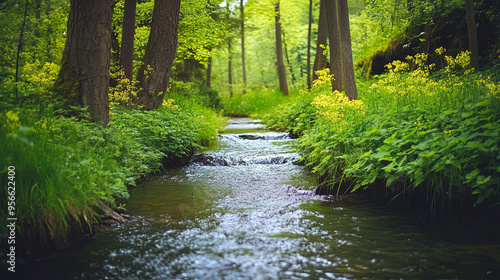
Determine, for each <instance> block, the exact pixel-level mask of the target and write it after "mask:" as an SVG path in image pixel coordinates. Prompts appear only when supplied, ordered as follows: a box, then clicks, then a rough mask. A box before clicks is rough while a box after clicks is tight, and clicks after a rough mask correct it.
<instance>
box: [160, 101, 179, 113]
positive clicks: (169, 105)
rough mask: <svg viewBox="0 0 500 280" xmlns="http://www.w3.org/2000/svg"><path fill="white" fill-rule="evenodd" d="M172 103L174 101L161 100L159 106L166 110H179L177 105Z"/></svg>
mask: <svg viewBox="0 0 500 280" xmlns="http://www.w3.org/2000/svg"><path fill="white" fill-rule="evenodd" d="M174 101H175V100H174V99H168V100H163V103H162V104H161V105H162V106H163V107H165V108H167V109H171V110H177V109H179V105H174Z"/></svg>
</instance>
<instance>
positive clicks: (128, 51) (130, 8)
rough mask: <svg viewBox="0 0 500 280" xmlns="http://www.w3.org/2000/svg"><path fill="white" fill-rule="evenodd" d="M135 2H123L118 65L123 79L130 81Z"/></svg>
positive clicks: (131, 75)
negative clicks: (123, 75)
mask: <svg viewBox="0 0 500 280" xmlns="http://www.w3.org/2000/svg"><path fill="white" fill-rule="evenodd" d="M136 6H137V5H136V0H125V7H124V11H123V29H122V47H121V51H120V65H121V66H122V67H123V72H124V73H125V77H126V78H127V79H129V80H130V81H132V78H133V62H134V35H135V10H136Z"/></svg>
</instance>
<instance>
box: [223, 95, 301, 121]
mask: <svg viewBox="0 0 500 280" xmlns="http://www.w3.org/2000/svg"><path fill="white" fill-rule="evenodd" d="M295 94H296V93H295ZM295 94H294V93H292V95H295ZM289 101H290V98H289V97H288V96H285V95H283V94H282V93H281V92H280V91H278V90H256V91H251V92H247V93H246V94H237V95H234V96H233V97H229V96H222V102H221V104H222V108H223V112H224V114H225V115H229V116H250V117H258V118H261V117H263V116H264V115H266V114H267V113H269V112H271V111H273V110H274V108H276V107H277V106H278V105H280V104H283V103H286V102H289Z"/></svg>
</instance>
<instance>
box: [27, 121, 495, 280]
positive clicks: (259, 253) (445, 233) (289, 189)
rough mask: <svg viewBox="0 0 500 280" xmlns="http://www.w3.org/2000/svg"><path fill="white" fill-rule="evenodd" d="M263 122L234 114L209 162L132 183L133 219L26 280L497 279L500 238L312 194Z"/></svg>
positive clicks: (306, 178)
mask: <svg viewBox="0 0 500 280" xmlns="http://www.w3.org/2000/svg"><path fill="white" fill-rule="evenodd" d="M263 128H264V127H263V126H262V125H261V124H260V123H258V122H257V121H255V120H248V119H235V120H232V121H230V123H229V125H228V127H227V129H226V133H225V134H223V135H221V136H220V137H219V140H218V141H217V143H216V145H214V146H213V147H211V148H210V149H209V150H207V151H206V152H205V153H204V155H203V157H204V158H205V160H203V161H200V160H195V161H193V162H192V163H191V164H189V165H188V166H185V167H179V168H173V169H170V170H167V171H165V172H164V173H162V174H159V175H157V176H153V177H151V178H150V179H149V180H147V181H146V182H144V183H143V184H142V185H140V186H138V187H136V188H134V189H132V190H131V198H130V199H129V201H128V202H127V208H128V210H129V211H130V212H131V213H133V215H134V217H133V218H132V219H130V220H129V221H128V222H126V223H124V224H121V225H118V226H115V227H104V228H101V229H100V231H99V234H98V235H97V236H96V237H95V239H94V240H93V241H92V242H88V243H85V244H80V245H79V246H77V247H75V248H74V249H72V250H71V251H69V252H66V253H64V255H62V256H58V257H54V258H52V259H46V260H41V261H39V262H38V263H35V264H32V265H31V267H29V268H26V269H25V270H24V271H22V272H21V273H24V274H23V277H24V278H23V279H496V278H497V277H498V276H499V275H500V253H499V252H500V244H499V243H495V242H492V241H491V240H486V239H482V238H481V236H482V235H481V232H479V231H478V230H474V229H449V228H446V229H445V228H435V227H422V226H421V225H420V224H418V222H417V221H414V220H411V219H410V220H406V219H404V218H403V217H401V216H399V215H397V213H390V212H387V209H386V207H385V205H382V204H375V203H371V202H366V201H362V200H355V199H347V198H346V199H342V200H331V199H325V198H324V197H321V196H313V195H312V189H313V188H314V186H315V185H316V180H315V178H314V177H313V176H311V175H310V174H309V173H308V172H307V170H305V168H304V167H303V166H300V165H297V164H295V163H296V160H297V159H298V158H299V155H298V154H296V153H295V152H294V149H293V148H292V147H291V146H290V144H291V143H292V141H294V140H292V139H290V138H288V137H287V134H286V133H276V132H270V131H266V130H264V129H263ZM249 135H251V136H252V137H249ZM250 139H252V140H250ZM200 157H201V156H200ZM20 275H21V274H20Z"/></svg>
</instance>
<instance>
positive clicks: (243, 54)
mask: <svg viewBox="0 0 500 280" xmlns="http://www.w3.org/2000/svg"><path fill="white" fill-rule="evenodd" d="M243 4H244V3H243V0H240V13H241V71H242V72H241V73H242V75H243V94H245V93H246V91H247V69H246V65H245V11H244V7H243Z"/></svg>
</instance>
